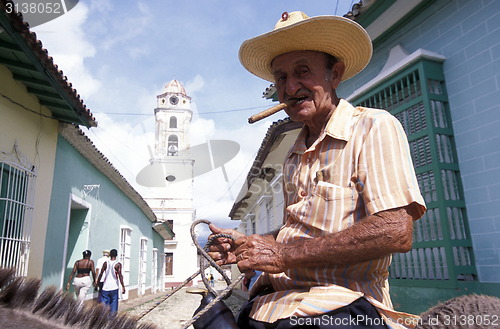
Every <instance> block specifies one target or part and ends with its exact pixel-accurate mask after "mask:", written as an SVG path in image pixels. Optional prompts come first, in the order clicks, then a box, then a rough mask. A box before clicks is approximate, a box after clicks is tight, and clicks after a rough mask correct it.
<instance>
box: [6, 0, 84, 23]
mask: <svg viewBox="0 0 500 329" xmlns="http://www.w3.org/2000/svg"><path fill="white" fill-rule="evenodd" d="M78 1H79V0H31V1H25V0H12V1H10V2H7V3H6V4H5V11H6V12H7V13H9V14H10V13H19V14H22V15H23V19H24V21H25V22H28V24H29V25H30V27H35V26H38V25H41V24H44V23H47V22H49V21H51V20H53V19H56V18H58V17H60V16H62V15H64V14H66V13H67V12H68V11H70V10H71V9H73V8H74V7H75V6H76V5H77V4H78Z"/></svg>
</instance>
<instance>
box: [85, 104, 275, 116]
mask: <svg viewBox="0 0 500 329" xmlns="http://www.w3.org/2000/svg"><path fill="white" fill-rule="evenodd" d="M267 107H269V106H268V105H262V106H255V107H248V108H244V109H234V110H223V111H212V112H198V115H200V116H202V115H205V114H221V113H231V112H243V111H250V110H256V109H261V108H267ZM94 114H107V115H129V116H151V113H119V112H94Z"/></svg>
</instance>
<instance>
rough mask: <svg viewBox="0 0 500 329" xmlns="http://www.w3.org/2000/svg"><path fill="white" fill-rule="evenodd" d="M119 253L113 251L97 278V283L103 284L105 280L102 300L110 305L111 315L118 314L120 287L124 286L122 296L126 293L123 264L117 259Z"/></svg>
mask: <svg viewBox="0 0 500 329" xmlns="http://www.w3.org/2000/svg"><path fill="white" fill-rule="evenodd" d="M117 255H118V251H117V250H116V249H111V251H110V252H109V256H110V257H111V258H110V259H109V260H107V261H106V262H105V263H104V264H103V265H102V269H101V271H100V272H101V273H99V276H98V278H97V282H101V279H102V278H103V279H104V280H103V285H102V291H101V300H102V302H103V303H104V304H106V305H109V307H110V309H111V313H112V314H115V313H116V312H118V289H119V285H121V286H122V294H124V293H125V285H124V284H123V275H122V264H121V263H120V262H119V261H118V260H117V259H116V256H117Z"/></svg>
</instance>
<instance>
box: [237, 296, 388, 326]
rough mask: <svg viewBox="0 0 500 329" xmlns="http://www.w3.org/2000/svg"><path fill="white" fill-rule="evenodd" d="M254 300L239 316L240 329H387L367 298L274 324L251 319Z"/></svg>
mask: <svg viewBox="0 0 500 329" xmlns="http://www.w3.org/2000/svg"><path fill="white" fill-rule="evenodd" d="M252 305H253V300H252V301H249V302H247V303H246V304H245V305H244V306H243V308H242V309H241V311H240V313H239V314H238V320H237V322H238V327H239V328H240V329H292V328H293V329H300V328H317V329H334V328H335V329H368V328H371V329H387V327H386V326H385V324H384V322H383V320H382V318H381V317H380V315H379V313H378V312H377V309H376V308H375V307H374V306H373V305H372V304H370V303H369V302H368V301H367V300H366V299H365V298H363V297H362V298H359V299H357V300H355V301H354V302H352V303H351V304H349V305H347V306H344V307H342V308H339V309H337V310H334V311H331V312H328V313H325V314H322V315H316V316H311V317H290V318H287V319H280V320H278V321H276V322H274V323H267V322H261V321H256V320H253V319H251V318H250V317H249V314H250V311H251V310H252Z"/></svg>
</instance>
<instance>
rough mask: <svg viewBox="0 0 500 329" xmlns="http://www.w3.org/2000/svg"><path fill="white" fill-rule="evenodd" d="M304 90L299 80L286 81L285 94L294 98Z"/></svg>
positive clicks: (291, 78)
mask: <svg viewBox="0 0 500 329" xmlns="http://www.w3.org/2000/svg"><path fill="white" fill-rule="evenodd" d="M300 88H302V84H301V83H300V80H299V79H296V78H293V77H290V78H288V79H287V80H286V87H285V92H286V94H287V95H290V96H293V95H295V94H296V93H297V91H299V90H300Z"/></svg>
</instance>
